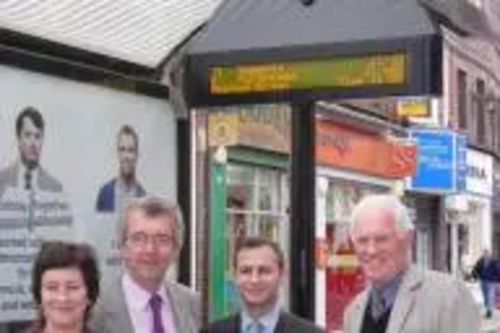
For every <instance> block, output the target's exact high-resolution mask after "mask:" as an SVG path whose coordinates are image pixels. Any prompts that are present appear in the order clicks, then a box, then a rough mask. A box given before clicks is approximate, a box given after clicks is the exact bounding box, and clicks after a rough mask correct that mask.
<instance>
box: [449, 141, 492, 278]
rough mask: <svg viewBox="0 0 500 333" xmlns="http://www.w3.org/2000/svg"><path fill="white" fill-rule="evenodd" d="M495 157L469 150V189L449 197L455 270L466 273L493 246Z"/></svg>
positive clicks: (451, 258)
mask: <svg viewBox="0 0 500 333" xmlns="http://www.w3.org/2000/svg"><path fill="white" fill-rule="evenodd" d="M492 196H493V157H492V156H491V155H488V154H486V153H484V152H481V151H478V150H474V149H468V150H467V177H466V189H465V191H464V192H463V193H461V194H459V195H456V196H452V197H449V198H447V200H446V214H447V222H448V230H449V235H450V243H449V253H450V262H451V269H452V272H453V273H455V274H457V275H461V276H464V275H465V274H467V273H469V272H470V270H471V267H472V265H473V264H474V262H475V261H476V260H477V258H479V256H480V255H481V253H482V251H483V250H484V249H491V248H492V237H493V228H492V225H493V224H492V220H493V219H492Z"/></svg>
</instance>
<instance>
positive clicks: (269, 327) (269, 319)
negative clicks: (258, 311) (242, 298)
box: [241, 302, 281, 332]
mask: <svg viewBox="0 0 500 333" xmlns="http://www.w3.org/2000/svg"><path fill="white" fill-rule="evenodd" d="M280 315H281V305H280V304H279V302H276V304H275V305H274V307H273V308H272V309H271V310H270V311H269V312H267V313H264V314H263V315H261V316H260V317H259V318H252V317H251V316H250V315H249V314H248V312H246V311H245V310H243V311H242V313H241V324H242V328H243V330H242V332H245V331H246V328H247V327H248V325H250V324H251V323H252V322H254V321H255V320H258V321H259V322H260V323H261V324H262V325H263V326H264V332H274V331H275V328H276V326H277V325H278V321H279V319H280Z"/></svg>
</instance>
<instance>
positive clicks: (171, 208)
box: [121, 195, 185, 251]
mask: <svg viewBox="0 0 500 333" xmlns="http://www.w3.org/2000/svg"><path fill="white" fill-rule="evenodd" d="M136 211H139V212H142V213H143V214H144V215H145V216H146V217H149V218H156V217H163V216H166V217H168V218H169V219H170V220H171V221H172V222H173V228H174V230H173V231H174V235H173V236H174V241H175V244H176V246H177V249H178V250H179V251H180V250H181V249H182V246H183V244H184V232H185V231H184V229H185V227H184V221H183V218H182V213H181V210H180V209H179V206H178V205H176V204H175V203H173V202H171V201H169V200H167V199H165V198H163V197H160V196H154V195H147V196H144V197H140V198H133V199H130V200H129V201H128V202H127V205H126V207H125V212H124V215H123V223H122V224H121V225H122V230H121V236H122V242H125V241H126V236H127V219H128V217H129V215H130V214H131V213H133V212H136Z"/></svg>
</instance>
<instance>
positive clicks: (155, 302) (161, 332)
mask: <svg viewBox="0 0 500 333" xmlns="http://www.w3.org/2000/svg"><path fill="white" fill-rule="evenodd" d="M161 303H162V299H161V297H160V295H158V294H153V295H152V296H151V299H150V300H149V306H150V307H151V311H152V312H153V330H152V331H151V333H165V328H164V326H163V321H162V319H161Z"/></svg>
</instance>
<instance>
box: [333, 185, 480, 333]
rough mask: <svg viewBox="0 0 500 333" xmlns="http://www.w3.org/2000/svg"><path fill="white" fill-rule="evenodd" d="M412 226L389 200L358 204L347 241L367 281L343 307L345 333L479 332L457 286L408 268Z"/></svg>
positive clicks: (467, 295) (465, 294) (466, 296)
mask: <svg viewBox="0 0 500 333" xmlns="http://www.w3.org/2000/svg"><path fill="white" fill-rule="evenodd" d="M413 237H414V226H413V223H412V221H411V218H410V215H409V213H408V210H407V208H406V207H405V206H404V205H403V204H402V202H401V201H400V200H399V198H398V197H396V196H393V195H373V196H367V197H365V198H364V199H362V200H361V201H360V202H359V203H358V204H357V206H356V207H355V209H354V210H353V212H352V215H351V238H352V241H353V244H354V248H355V251H356V256H357V258H358V262H359V264H360V265H361V268H362V269H363V271H364V273H365V276H366V278H367V280H368V282H369V286H368V287H367V288H366V289H365V290H364V291H363V292H361V293H360V294H359V295H358V296H357V297H356V298H355V299H354V301H353V302H352V303H351V304H350V305H349V307H348V309H347V310H346V312H345V316H344V330H343V332H345V333H379V332H380V333H410V332H422V333H423V332H433V333H450V332H453V333H471V332H480V325H481V320H480V313H479V308H478V306H477V305H476V304H475V302H474V300H473V297H472V295H471V292H469V290H468V289H467V287H466V286H465V284H464V283H463V282H462V281H459V280H457V279H455V278H454V277H452V276H450V275H447V274H444V273H438V272H432V271H426V270H424V269H422V268H417V267H416V266H413V265H411V263H410V260H411V249H412V242H413Z"/></svg>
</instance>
